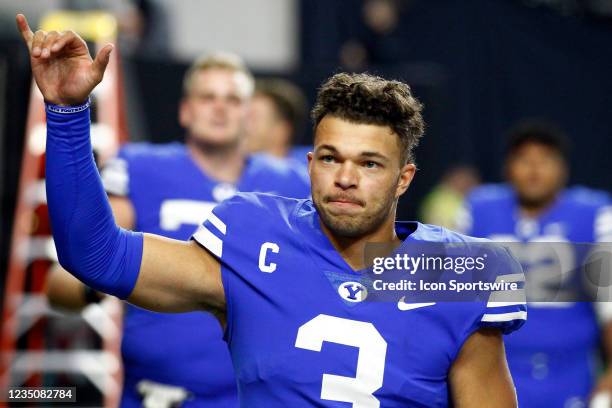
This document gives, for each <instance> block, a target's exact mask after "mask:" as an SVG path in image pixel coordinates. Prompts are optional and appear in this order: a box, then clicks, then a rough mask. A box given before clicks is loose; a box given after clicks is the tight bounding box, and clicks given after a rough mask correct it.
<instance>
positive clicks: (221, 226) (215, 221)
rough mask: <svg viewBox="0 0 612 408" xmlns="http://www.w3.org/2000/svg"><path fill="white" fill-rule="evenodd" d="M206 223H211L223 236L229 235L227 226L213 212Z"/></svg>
mask: <svg viewBox="0 0 612 408" xmlns="http://www.w3.org/2000/svg"><path fill="white" fill-rule="evenodd" d="M206 221H210V223H211V224H212V225H214V226H215V228H217V229H218V230H219V231H220V232H221V233H222V234H223V235H225V234H227V226H226V225H225V223H224V222H223V221H221V220H220V219H219V217H217V216H216V215H215V214H214V213H213V212H212V211H211V212H210V213H209V214H208V216H207V217H206Z"/></svg>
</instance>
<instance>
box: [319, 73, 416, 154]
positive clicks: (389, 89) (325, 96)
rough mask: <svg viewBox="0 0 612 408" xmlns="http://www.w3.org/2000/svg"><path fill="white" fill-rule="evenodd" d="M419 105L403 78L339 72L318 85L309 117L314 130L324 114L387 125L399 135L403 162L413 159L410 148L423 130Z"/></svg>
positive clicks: (365, 122) (355, 121)
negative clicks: (401, 79)
mask: <svg viewBox="0 0 612 408" xmlns="http://www.w3.org/2000/svg"><path fill="white" fill-rule="evenodd" d="M422 109H423V105H421V103H420V102H419V101H418V100H417V99H416V98H415V97H414V96H412V93H411V91H410V87H409V86H408V85H407V84H405V83H403V82H400V81H391V80H386V79H384V78H381V77H379V76H374V75H370V74H347V73H339V74H336V75H334V76H332V77H331V78H329V79H328V80H327V81H326V82H325V83H324V84H323V85H322V86H321V88H320V89H319V92H318V94H317V100H316V102H315V105H314V107H313V109H312V112H311V117H312V121H313V126H314V129H315V130H316V128H317V126H318V125H319V123H320V122H321V120H323V118H324V117H325V116H326V115H331V116H335V117H338V118H340V119H345V120H348V121H350V122H354V123H363V124H372V125H380V126H389V127H390V128H391V129H392V130H393V132H395V133H396V134H397V135H398V136H399V140H400V145H401V147H402V157H401V163H402V164H403V163H407V162H410V163H412V162H414V156H413V153H412V151H413V149H414V148H415V146H417V145H418V143H419V139H420V138H421V137H422V136H423V133H424V131H425V122H424V121H423V116H422V115H421V111H422Z"/></svg>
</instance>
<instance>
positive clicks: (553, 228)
mask: <svg viewBox="0 0 612 408" xmlns="http://www.w3.org/2000/svg"><path fill="white" fill-rule="evenodd" d="M567 159H568V142H567V140H566V138H565V136H564V134H563V133H562V132H561V131H560V130H559V129H557V128H556V127H555V126H553V125H550V124H547V123H544V122H535V121H531V122H523V123H522V124H519V125H517V127H515V128H514V129H513V130H511V132H510V134H509V141H508V148H507V153H506V161H505V176H506V179H507V184H500V185H486V186H482V187H479V188H477V189H475V190H474V191H473V192H472V193H471V194H470V195H469V197H468V198H467V200H466V207H465V208H466V210H467V211H466V213H464V214H463V216H462V220H460V222H459V223H460V224H462V226H463V228H462V229H463V230H464V231H465V232H466V233H469V234H471V235H474V236H479V237H486V238H491V239H494V240H497V241H504V242H523V243H532V244H531V245H532V246H531V247H526V246H523V247H521V248H523V249H522V251H527V250H529V249H532V250H530V251H529V259H528V258H527V257H526V255H525V254H520V253H519V254H516V253H515V256H517V257H518V258H519V259H521V258H522V259H521V262H522V263H523V267H524V269H525V272H526V276H527V282H528V285H529V286H528V294H527V298H528V300H530V301H531V303H530V309H529V321H528V323H527V324H526V325H525V330H522V331H520V332H517V333H515V334H513V335H512V336H509V337H507V338H506V339H505V342H506V353H507V357H508V364H509V366H510V371H511V373H512V377H513V378H514V382H515V385H516V388H517V394H518V399H519V405H520V406H521V407H526V408H531V407H534V408H535V407H559V408H562V407H563V408H570V407H586V404H587V402H588V399H589V395H590V393H591V392H592V391H593V387H594V386H595V375H596V367H595V364H594V361H595V358H596V355H597V351H598V346H599V344H600V343H599V342H600V338H601V336H602V335H603V342H604V344H605V345H607V346H608V347H610V346H612V338H607V335H606V333H607V331H609V329H608V330H606V329H604V330H600V327H599V325H598V322H597V316H596V310H595V308H594V307H593V304H592V303H589V302H552V300H554V299H555V298H554V296H555V295H556V293H557V292H556V290H557V288H558V286H557V285H556V284H558V278H559V276H560V273H561V272H562V271H563V272H569V271H573V270H575V269H574V268H576V267H577V266H578V262H579V260H577V261H576V262H571V264H562V262H561V261H560V260H562V259H563V257H560V256H558V257H552V256H551V255H550V252H548V251H546V250H544V249H543V247H541V248H538V247H536V246H535V245H538V244H533V243H534V242H568V241H569V242H601V241H610V240H611V238H612V233H611V232H612V223H610V207H607V206H606V205H607V204H609V198H608V196H607V195H606V194H604V193H600V192H597V191H594V190H588V189H586V188H582V187H574V188H566V187H565V185H566V182H567V180H568V172H569V168H568V165H567ZM606 214H608V216H607V217H606ZM606 218H607V221H606ZM606 223H607V224H606ZM540 245H542V244H540ZM569 251H572V249H571V248H570V249H569ZM519 252H520V251H519ZM547 252H548V253H547ZM525 253H526V252H525ZM534 256H535V257H534ZM573 258H574V257H573V256H571V257H569V259H573ZM551 262H555V264H552V266H551ZM551 267H552V268H554V269H552V270H553V272H555V273H553V274H552V275H553V276H551V275H550V274H549V275H545V274H546V273H547V270H546V269H547V268H548V271H550V270H551V269H550V268H551ZM546 277H551V281H546ZM572 300H575V299H572ZM603 320H605V321H604V324H606V325H608V326H609V325H610V323H609V319H605V317H604V319H603ZM607 351H608V352H609V351H611V350H607ZM607 354H608V355H610V354H609V353H607ZM610 376H611V374H610V372H607V373H605V374H604V376H603V377H602V380H601V382H600V387H599V389H600V390H603V389H605V388H608V390H609V389H610V387H609V385H610V384H609V383H610V380H609V378H610Z"/></svg>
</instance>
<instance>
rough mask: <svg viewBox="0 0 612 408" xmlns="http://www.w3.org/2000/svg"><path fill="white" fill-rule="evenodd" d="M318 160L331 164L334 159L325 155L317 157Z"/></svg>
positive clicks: (329, 155)
mask: <svg viewBox="0 0 612 408" xmlns="http://www.w3.org/2000/svg"><path fill="white" fill-rule="evenodd" d="M319 160H321V161H322V162H323V163H333V162H334V161H335V158H334V156H332V155H331V154H325V155H323V156H321V157H319Z"/></svg>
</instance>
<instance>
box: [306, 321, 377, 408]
mask: <svg viewBox="0 0 612 408" xmlns="http://www.w3.org/2000/svg"><path fill="white" fill-rule="evenodd" d="M324 341H330V342H332V343H338V344H344V345H347V346H353V347H357V348H358V349H359V357H358V358H357V370H356V376H355V378H353V377H344V376H340V375H332V374H323V381H322V385H321V399H326V400H333V401H342V402H350V403H352V404H353V408H378V407H380V401H378V399H376V397H374V395H372V394H373V393H374V392H376V390H378V389H379V388H380V387H382V385H383V376H384V373H385V357H386V354H387V342H386V341H385V339H383V338H382V336H381V335H380V333H379V332H378V330H376V328H375V327H374V325H373V324H372V323H366V322H359V321H356V320H349V319H342V318H340V317H334V316H328V315H324V314H321V315H318V316H317V317H315V318H314V319H312V320H310V321H309V322H307V323H305V324H304V325H302V326H301V327H300V328H299V330H298V334H297V339H296V340H295V347H298V348H302V349H306V350H312V351H321V347H322V345H323V342H324Z"/></svg>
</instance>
